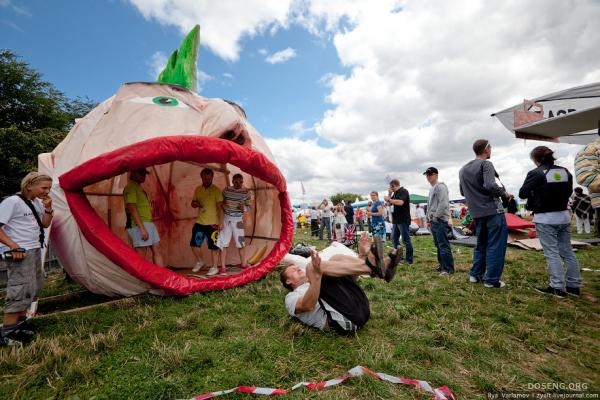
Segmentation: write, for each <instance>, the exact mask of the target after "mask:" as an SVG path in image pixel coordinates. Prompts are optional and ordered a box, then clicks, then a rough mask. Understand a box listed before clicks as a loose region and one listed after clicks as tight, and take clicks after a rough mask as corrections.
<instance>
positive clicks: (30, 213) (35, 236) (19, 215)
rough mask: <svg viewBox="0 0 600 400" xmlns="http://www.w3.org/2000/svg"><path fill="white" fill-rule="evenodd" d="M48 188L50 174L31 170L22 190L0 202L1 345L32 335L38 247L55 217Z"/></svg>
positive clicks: (39, 258) (39, 267) (38, 277)
mask: <svg viewBox="0 0 600 400" xmlns="http://www.w3.org/2000/svg"><path fill="white" fill-rule="evenodd" d="M51 187H52V178H51V177H49V176H48V175H43V174H40V173H38V172H30V173H29V174H27V175H26V176H25V177H24V178H23V180H22V181H21V193H19V194H17V195H14V196H10V197H8V198H6V199H4V201H2V203H0V254H2V256H3V259H4V260H3V261H0V262H2V263H4V265H5V266H6V270H7V273H8V282H7V286H6V299H5V305H4V324H3V325H2V331H1V332H0V346H14V345H20V344H22V343H23V342H27V341H29V340H31V339H32V337H33V332H31V331H30V330H29V329H26V328H28V324H27V322H26V321H27V317H26V313H27V309H28V308H29V306H30V305H31V303H32V302H33V301H35V300H37V297H38V294H39V292H40V289H41V288H42V284H43V281H44V275H43V271H42V253H41V251H42V250H41V249H42V247H43V246H44V228H47V227H49V226H50V223H51V222H52V217H53V216H54V210H53V209H52V198H51V197H50V196H49V193H50V188H51Z"/></svg>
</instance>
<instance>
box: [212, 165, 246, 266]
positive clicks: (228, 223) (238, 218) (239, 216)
mask: <svg viewBox="0 0 600 400" xmlns="http://www.w3.org/2000/svg"><path fill="white" fill-rule="evenodd" d="M232 183H233V186H227V187H226V188H225V190H223V203H222V205H221V206H222V207H223V223H222V224H221V226H222V228H221V231H220V232H219V236H218V238H217V247H219V249H221V271H226V266H225V264H226V258H227V248H228V247H229V243H230V242H231V238H232V237H233V241H234V243H235V246H236V247H237V249H238V252H239V256H240V263H241V265H240V267H241V268H242V269H246V268H248V267H249V265H248V262H247V260H246V254H245V252H244V213H245V212H246V211H248V210H249V209H250V193H249V192H248V189H246V188H245V187H244V177H243V176H242V175H241V174H235V175H234V176H233V178H232Z"/></svg>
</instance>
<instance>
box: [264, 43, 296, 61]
mask: <svg viewBox="0 0 600 400" xmlns="http://www.w3.org/2000/svg"><path fill="white" fill-rule="evenodd" d="M294 57H296V50H294V49H292V48H291V47H288V48H287V49H284V50H281V51H278V52H276V53H273V54H271V55H269V56H267V57H266V58H265V61H266V62H267V63H269V64H282V63H284V62H287V61H289V60H291V59H292V58H294Z"/></svg>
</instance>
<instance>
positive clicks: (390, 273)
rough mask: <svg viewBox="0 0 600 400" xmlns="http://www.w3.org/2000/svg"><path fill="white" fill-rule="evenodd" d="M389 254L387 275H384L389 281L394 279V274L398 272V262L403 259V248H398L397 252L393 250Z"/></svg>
mask: <svg viewBox="0 0 600 400" xmlns="http://www.w3.org/2000/svg"><path fill="white" fill-rule="evenodd" d="M388 256H389V257H390V263H389V264H388V265H387V267H386V271H385V276H384V277H383V279H385V281H386V282H388V283H389V282H391V281H392V279H394V275H395V274H396V268H397V267H398V264H399V263H400V260H401V259H402V250H396V252H395V253H394V252H391V253H389V254H388Z"/></svg>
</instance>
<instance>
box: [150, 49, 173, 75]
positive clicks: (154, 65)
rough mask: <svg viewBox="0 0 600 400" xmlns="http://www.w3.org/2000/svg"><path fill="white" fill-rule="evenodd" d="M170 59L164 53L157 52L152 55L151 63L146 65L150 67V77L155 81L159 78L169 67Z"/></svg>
mask: <svg viewBox="0 0 600 400" xmlns="http://www.w3.org/2000/svg"><path fill="white" fill-rule="evenodd" d="M167 60H168V57H167V55H166V54H165V53H163V52H162V51H156V52H155V53H154V54H152V57H151V58H150V61H148V62H147V63H146V64H147V65H148V68H149V69H148V75H149V76H150V77H151V78H152V79H153V80H154V79H156V78H158V75H159V74H160V73H161V72H162V70H163V69H164V68H165V65H167Z"/></svg>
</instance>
